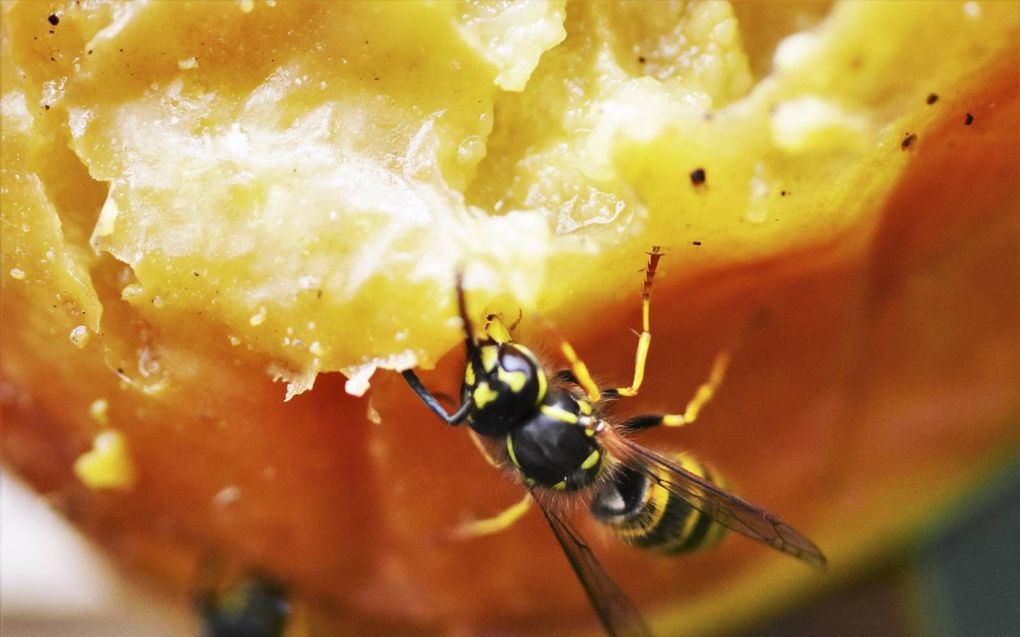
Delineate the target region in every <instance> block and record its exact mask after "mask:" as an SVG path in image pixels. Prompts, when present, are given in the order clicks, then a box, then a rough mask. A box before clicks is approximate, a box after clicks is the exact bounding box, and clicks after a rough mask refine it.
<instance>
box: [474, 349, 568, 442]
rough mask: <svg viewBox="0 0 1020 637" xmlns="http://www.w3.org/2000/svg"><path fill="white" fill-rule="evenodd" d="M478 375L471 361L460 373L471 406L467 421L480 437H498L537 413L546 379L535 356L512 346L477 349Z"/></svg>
mask: <svg viewBox="0 0 1020 637" xmlns="http://www.w3.org/2000/svg"><path fill="white" fill-rule="evenodd" d="M479 358H480V363H481V367H482V374H481V376H480V377H479V376H478V375H477V374H476V372H475V369H474V366H473V365H472V364H471V362H470V361H469V362H468V365H467V369H466V370H465V374H464V391H465V393H466V395H467V399H468V400H470V401H471V403H472V410H471V414H470V415H469V416H468V422H469V424H470V425H471V428H472V429H474V430H475V431H477V432H478V433H480V434H481V435H483V436H489V437H499V436H504V435H506V434H507V433H508V432H509V431H510V430H511V429H513V428H515V427H517V426H519V425H520V424H521V423H523V422H524V421H526V420H528V419H529V418H531V417H532V416H534V414H535V413H537V411H538V408H539V404H540V403H541V401H542V399H543V398H544V397H545V392H546V388H547V386H548V379H547V378H546V376H545V371H544V370H543V369H542V367H541V365H539V364H538V360H537V359H536V358H535V355H534V354H532V353H531V351H530V350H528V349H527V348H526V347H522V346H520V345H515V344H513V343H502V344H495V343H491V344H486V345H483V346H481V347H480V348H479Z"/></svg>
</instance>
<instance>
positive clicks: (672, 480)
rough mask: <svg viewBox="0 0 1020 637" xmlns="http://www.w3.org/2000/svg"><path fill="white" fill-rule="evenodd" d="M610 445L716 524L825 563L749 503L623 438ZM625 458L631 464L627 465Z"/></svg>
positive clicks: (808, 545) (788, 529)
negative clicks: (619, 446)
mask: <svg viewBox="0 0 1020 637" xmlns="http://www.w3.org/2000/svg"><path fill="white" fill-rule="evenodd" d="M613 443H614V444H616V445H621V446H622V447H623V451H624V452H625V453H624V454H622V459H623V460H624V463H625V464H627V465H628V466H630V467H632V468H634V469H636V470H638V471H640V472H641V473H643V474H644V475H645V476H647V477H648V479H649V480H654V481H655V482H656V483H658V484H659V485H661V486H662V487H664V488H665V489H667V490H668V491H669V492H670V493H672V494H673V495H675V496H677V497H678V498H680V499H681V500H683V501H684V502H686V503H687V504H689V505H690V506H692V507H694V508H695V509H697V510H698V511H701V512H702V513H704V514H706V515H708V516H709V517H711V518H712V519H713V520H715V521H716V522H718V523H719V524H721V525H723V526H725V527H727V528H729V529H731V530H733V531H736V532H737V533H740V534H741V535H744V536H747V537H749V538H751V539H752V540H758V541H759V542H762V543H764V544H768V545H769V546H771V547H772V548H774V549H776V550H779V551H782V552H783V553H787V554H789V555H792V556H794V557H796V558H799V559H801V560H804V561H805V562H807V563H808V564H810V565H812V566H814V567H817V568H821V567H823V566H825V564H826V562H827V560H826V559H825V555H823V554H822V552H821V550H819V548H818V547H817V546H815V544H814V543H813V542H812V541H811V540H809V539H807V538H806V537H804V535H803V534H801V533H800V532H799V531H797V530H795V529H794V528H793V527H791V526H790V525H789V524H787V523H786V522H783V521H782V520H780V519H779V518H778V517H776V516H774V515H772V514H771V513H769V512H768V511H765V510H763V509H760V508H758V507H756V506H754V505H753V504H751V503H750V502H746V501H745V500H742V499H740V498H738V497H737V496H735V495H733V494H731V493H727V492H726V491H723V490H722V489H721V488H719V487H717V486H716V485H714V484H712V483H710V482H708V481H706V480H704V479H703V478H701V477H699V476H696V475H694V474H693V473H691V472H689V471H687V470H686V469H684V468H683V467H681V466H679V465H677V464H676V463H674V462H671V461H670V460H667V459H666V458H663V457H662V456H660V455H659V454H657V453H655V452H654V451H652V450H650V449H646V448H645V447H642V446H641V445H639V444H637V443H636V442H633V441H631V440H628V439H627V438H624V437H622V436H613ZM627 456H629V457H630V458H631V460H630V461H629V462H628V461H627Z"/></svg>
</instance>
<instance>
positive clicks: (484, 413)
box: [403, 246, 825, 637]
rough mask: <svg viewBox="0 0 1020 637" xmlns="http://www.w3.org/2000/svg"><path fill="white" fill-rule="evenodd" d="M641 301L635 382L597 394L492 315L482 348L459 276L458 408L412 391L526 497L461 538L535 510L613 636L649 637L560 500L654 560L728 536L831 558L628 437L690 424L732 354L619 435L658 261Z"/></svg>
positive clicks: (690, 467)
mask: <svg viewBox="0 0 1020 637" xmlns="http://www.w3.org/2000/svg"><path fill="white" fill-rule="evenodd" d="M648 257H649V258H648V266H647V268H646V270H645V281H644V288H643V290H642V294H641V300H642V331H641V335H640V337H639V340H638V347H637V352H636V356H635V364H634V376H633V380H632V381H631V384H630V385H629V386H627V387H618V388H613V389H602V390H600V389H599V388H598V387H597V386H596V384H595V382H594V381H593V380H592V378H591V375H590V374H589V372H588V369H587V367H586V366H585V364H584V362H583V361H581V360H580V358H579V357H578V356H577V354H576V352H575V351H574V348H573V347H571V345H570V344H569V343H567V342H566V341H562V342H561V343H560V351H561V352H562V354H563V356H564V358H565V359H566V360H567V362H568V363H569V368H568V369H564V370H561V371H559V372H557V373H555V374H552V375H551V376H550V375H549V374H547V373H546V370H545V369H544V368H543V367H542V365H541V364H540V363H539V361H538V359H537V357H536V356H535V355H534V354H533V353H532V352H531V350H529V349H528V348H526V347H525V346H523V345H521V344H519V343H515V342H514V341H513V337H512V331H513V329H514V327H515V326H516V324H514V325H511V326H510V327H507V326H505V325H504V324H503V323H502V321H501V320H498V317H497V316H495V315H490V316H489V317H488V319H487V321H486V325H485V337H484V338H478V337H476V336H475V333H474V328H473V326H472V322H471V320H470V316H469V314H468V310H467V302H466V300H465V296H464V289H463V280H462V275H461V274H459V273H458V275H457V307H458V310H459V313H460V318H461V321H462V322H463V325H464V332H465V339H464V344H465V348H466V350H467V360H466V363H465V369H464V379H463V383H462V385H461V396H460V398H461V403H460V406H459V407H458V408H457V409H455V410H454V411H453V413H450V412H448V411H447V410H446V409H445V408H444V407H443V406H442V405H441V404H440V403H439V401H438V400H437V399H436V397H435V396H434V395H433V394H432V393H431V392H430V391H429V390H428V389H426V388H425V386H424V385H423V384H422V382H421V381H420V380H419V378H418V377H417V375H415V373H414V372H413V371H411V370H408V371H405V372H403V376H404V378H405V380H406V381H407V382H408V384H409V385H410V386H411V389H413V390H414V392H415V393H416V394H417V395H418V397H419V398H420V399H421V400H422V402H424V403H425V405H426V406H427V407H428V408H429V409H430V410H432V411H433V412H434V413H435V414H436V415H437V416H439V417H440V418H441V419H443V421H444V422H446V423H447V424H449V425H458V424H460V423H467V425H468V427H469V428H470V431H469V434H470V435H471V439H472V441H474V443H475V445H476V447H477V448H478V449H479V451H480V452H481V453H482V454H483V455H484V456H485V457H486V459H487V460H488V462H489V463H490V464H491V465H493V466H495V467H498V468H501V469H504V470H507V471H509V472H510V473H511V475H513V476H516V477H517V478H518V479H519V480H520V481H521V482H522V483H523V484H524V486H526V487H527V490H528V493H527V494H526V495H525V498H524V499H523V500H522V501H521V502H519V503H518V504H516V505H514V506H512V507H510V508H509V509H507V510H506V511H504V512H503V513H501V514H500V515H497V516H496V517H494V518H490V519H486V520H479V521H476V522H473V523H470V524H468V525H466V526H465V527H462V528H461V529H460V533H461V535H463V536H477V535H485V534H489V533H495V532H498V531H500V530H503V529H505V528H507V527H508V526H510V525H511V524H513V523H514V522H515V521H516V520H517V519H519V518H520V517H521V516H522V515H523V514H524V513H525V512H526V511H527V510H528V509H529V507H530V505H531V503H532V502H536V503H538V506H539V509H541V511H542V513H543V514H544V515H545V518H546V520H547V521H548V522H549V526H550V527H551V528H552V530H553V533H554V534H555V536H556V539H557V540H558V541H559V543H560V546H562V548H563V550H564V552H565V553H566V556H567V559H568V560H569V561H570V565H571V566H572V567H573V569H574V572H575V573H576V574H577V577H578V579H579V580H580V582H581V584H582V586H583V587H584V590H585V592H586V593H587V595H588V599H589V600H590V601H591V604H592V606H593V608H594V609H595V612H596V613H597V615H598V617H599V620H600V621H601V622H602V625H603V627H604V628H605V630H606V632H607V633H608V634H609V635H612V636H618V635H626V636H628V637H640V636H649V635H651V633H650V632H649V630H648V627H647V626H646V625H645V623H644V620H643V619H642V617H641V615H640V613H638V611H637V609H636V608H635V607H634V605H633V603H632V602H631V601H630V600H629V599H628V598H627V597H626V595H624V594H623V592H622V591H620V589H619V588H618V587H617V586H616V584H615V583H614V582H613V581H612V580H611V579H610V578H609V576H608V575H607V574H606V573H605V571H604V570H603V569H602V567H601V565H600V564H599V562H598V560H597V559H596V558H595V556H594V554H593V553H592V551H591V549H589V548H588V545H587V544H586V543H585V542H584V540H583V539H582V538H581V537H580V536H579V535H578V534H577V533H576V532H575V531H574V530H573V529H572V528H571V527H570V526H569V525H568V524H567V523H566V522H565V521H564V520H563V518H562V517H560V515H559V514H558V513H557V511H559V510H561V507H560V506H558V505H559V504H561V503H562V501H563V499H576V498H579V497H582V498H583V497H587V498H590V508H591V513H592V515H593V517H594V518H595V519H596V520H597V521H598V522H600V523H601V524H603V525H605V526H606V527H607V528H608V529H609V530H610V531H611V532H612V533H613V534H614V535H616V536H617V537H618V538H620V539H621V540H623V541H625V542H627V543H629V544H632V545H634V546H637V547H639V548H645V549H649V550H657V551H662V552H680V551H686V550H691V549H694V548H698V547H700V546H705V545H708V544H711V543H712V542H714V540H716V539H718V537H719V536H721V534H722V533H721V531H722V529H721V528H720V527H725V528H727V529H731V530H733V531H736V532H737V533H740V534H741V535H745V536H747V537H749V538H751V539H754V540H757V541H759V542H762V543H764V544H767V545H769V546H771V547H773V548H775V549H776V550H779V551H782V552H784V553H787V554H789V555H792V556H793V557H796V558H799V559H801V560H803V561H805V562H807V563H808V564H811V565H812V566H816V567H821V566H823V565H824V564H825V556H824V555H822V552H821V551H820V550H819V549H818V547H816V546H815V545H814V544H813V543H812V542H811V541H810V540H809V539H807V538H806V537H804V536H803V535H802V534H801V533H799V532H798V531H796V530H794V529H793V528H792V527H790V526H789V525H787V524H786V523H785V522H783V521H782V520H780V519H779V518H778V517H776V516H775V515H773V514H771V513H769V512H767V511H765V510H763V509H761V508H759V507H756V506H754V505H752V504H750V503H748V502H746V501H744V500H742V499H740V498H738V497H737V496H735V495H732V494H730V493H728V492H727V491H725V490H724V489H723V488H722V486H720V485H721V480H720V479H719V478H718V477H717V476H714V475H712V473H711V470H710V469H709V468H708V467H707V466H705V465H701V464H700V463H698V462H697V461H695V460H693V459H692V458H689V457H687V456H683V455H674V456H672V457H666V456H663V455H660V454H658V453H655V452H654V451H651V450H649V449H646V448H645V447H643V446H641V445H639V444H637V443H635V442H633V441H632V440H631V439H630V438H629V435H630V434H631V433H633V432H635V431H639V430H642V429H646V428H649V427H654V426H657V425H665V426H682V425H685V424H689V423H691V422H693V421H694V420H695V419H696V418H697V416H698V413H699V411H700V410H701V408H702V407H703V406H704V405H705V403H707V402H708V401H709V400H711V398H712V395H713V394H714V392H715V390H716V388H717V387H718V386H719V384H720V383H721V382H722V378H723V376H724V374H725V370H726V366H727V364H728V360H729V353H728V351H725V350H724V351H723V352H722V353H721V354H720V356H719V357H717V359H716V362H715V364H714V365H713V368H712V372H711V374H710V376H709V378H708V380H707V381H705V383H703V384H702V385H701V387H699V389H698V391H697V393H696V395H695V396H694V398H693V399H692V400H691V401H690V403H688V405H687V408H686V409H685V411H684V413H683V414H655V415H642V416H636V417H633V418H630V419H627V420H624V421H623V422H619V423H614V422H610V421H609V420H607V419H606V417H605V413H606V408H607V406H608V404H609V403H610V402H611V401H613V400H616V399H618V398H621V397H630V396H635V395H637V393H638V390H639V388H640V387H641V384H642V381H643V379H644V370H645V362H646V360H647V357H648V350H649V345H650V344H651V338H652V337H651V332H650V329H649V306H650V291H651V287H652V281H653V279H654V277H655V270H656V268H657V266H658V263H659V259H660V258H661V257H662V252H661V250H660V249H659V248H658V247H657V246H656V247H653V248H652V250H651V252H649V253H648Z"/></svg>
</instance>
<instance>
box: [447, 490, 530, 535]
mask: <svg viewBox="0 0 1020 637" xmlns="http://www.w3.org/2000/svg"><path fill="white" fill-rule="evenodd" d="M529 509H531V494H530V493H525V494H524V498H522V499H521V501H520V502H518V503H517V504H515V505H513V506H511V507H509V508H507V509H506V510H505V511H503V512H502V513H500V514H498V515H495V516H493V517H491V518H484V519H482V520H472V521H471V522H465V523H463V524H461V525H460V526H458V527H457V528H456V529H454V530H453V537H455V538H456V539H458V540H467V539H471V538H476V537H482V536H485V535H493V534H495V533H499V532H501V531H505V530H506V529H508V528H510V527H511V526H513V525H514V523H515V522H517V520H520V519H521V518H522V517H524V514H525V513H527V512H528V510H529Z"/></svg>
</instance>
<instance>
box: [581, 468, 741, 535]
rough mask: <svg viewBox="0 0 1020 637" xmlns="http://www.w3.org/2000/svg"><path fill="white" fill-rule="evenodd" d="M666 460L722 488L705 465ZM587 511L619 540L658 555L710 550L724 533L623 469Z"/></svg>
mask: <svg viewBox="0 0 1020 637" xmlns="http://www.w3.org/2000/svg"><path fill="white" fill-rule="evenodd" d="M668 457H669V459H670V460H673V461H674V462H676V463H677V464H679V465H680V466H681V467H683V468H684V469H686V470H688V471H690V472H691V473H693V474H695V475H697V476H700V477H701V478H704V479H705V480H706V481H708V482H711V483H712V484H715V485H716V486H719V487H724V486H725V483H724V481H723V480H722V479H721V478H720V477H719V476H718V475H715V474H714V473H713V472H712V470H711V469H709V467H708V466H706V465H704V464H702V463H700V462H698V461H697V460H696V459H694V458H692V457H691V456H689V455H686V454H669V456H668ZM591 512H592V515H594V516H595V519H596V520H598V521H599V522H601V523H602V524H604V525H605V526H607V527H609V529H610V530H611V531H612V532H613V533H614V534H615V535H616V536H617V537H619V538H620V539H621V540H623V541H624V542H627V543H628V544H631V545H633V546H636V547H638V548H642V549H647V550H652V551H658V552H661V553H681V552H685V551H693V550H696V549H700V548H708V547H710V546H714V545H715V544H717V543H718V542H719V540H720V539H722V536H723V534H724V533H725V531H726V529H725V528H724V527H723V526H721V525H719V524H717V523H715V522H713V521H712V518H710V517H709V516H708V515H705V514H703V513H701V512H700V511H698V510H696V509H694V508H692V507H691V506H690V505H689V504H687V503H686V502H684V501H683V500H681V499H680V498H678V497H677V496H675V495H673V494H671V493H670V492H669V491H667V490H666V488H665V487H663V486H661V485H659V484H657V483H655V482H654V481H652V480H649V479H648V478H647V477H646V476H645V475H644V474H642V473H640V472H638V471H635V470H634V469H631V468H630V467H626V466H624V467H621V468H620V470H619V471H618V472H617V474H616V476H615V477H614V479H613V480H612V481H611V482H607V483H606V484H605V485H603V486H602V487H600V488H599V490H598V491H597V492H596V493H595V497H594V498H593V499H592V503H591Z"/></svg>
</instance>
